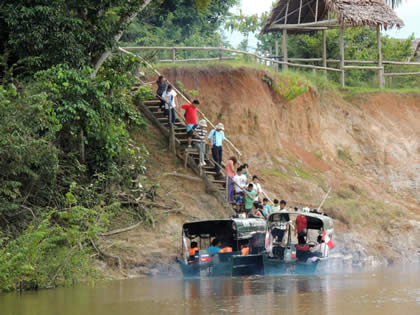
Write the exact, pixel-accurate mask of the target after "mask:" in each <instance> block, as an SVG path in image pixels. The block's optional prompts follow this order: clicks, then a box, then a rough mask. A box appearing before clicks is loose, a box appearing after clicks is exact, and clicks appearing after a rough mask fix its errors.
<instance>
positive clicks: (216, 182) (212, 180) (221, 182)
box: [210, 179, 226, 184]
mask: <svg viewBox="0 0 420 315" xmlns="http://www.w3.org/2000/svg"><path fill="white" fill-rule="evenodd" d="M210 181H211V182H212V183H214V184H225V183H226V181H225V180H224V179H210Z"/></svg>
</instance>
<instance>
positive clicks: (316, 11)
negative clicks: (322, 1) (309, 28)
mask: <svg viewBox="0 0 420 315" xmlns="http://www.w3.org/2000/svg"><path fill="white" fill-rule="evenodd" d="M318 4H319V0H316V5H315V22H318Z"/></svg>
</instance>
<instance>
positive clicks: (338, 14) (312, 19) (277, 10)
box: [261, 0, 404, 34]
mask: <svg viewBox="0 0 420 315" xmlns="http://www.w3.org/2000/svg"><path fill="white" fill-rule="evenodd" d="M317 4H318V7H317ZM329 15H332V16H333V17H335V18H336V20H334V21H335V24H336V25H337V24H338V25H341V26H375V27H377V26H379V27H382V28H383V29H388V28H392V27H394V26H396V27H398V28H400V27H402V26H404V23H403V21H402V20H401V19H400V18H399V17H398V16H397V15H396V14H395V12H394V11H393V10H392V9H391V8H390V7H389V6H388V5H387V4H386V3H385V2H384V1H383V0H279V1H278V3H277V4H276V6H275V7H274V8H273V10H272V11H271V14H270V16H269V17H268V18H267V21H266V23H265V24H264V27H263V29H262V31H261V33H262V34H264V33H268V32H272V31H279V30H280V27H278V26H279V25H283V24H288V25H296V26H299V25H300V24H308V23H309V24H311V26H314V25H315V24H319V25H328V24H327V23H324V24H322V23H323V21H324V22H325V21H326V20H328V16H329ZM275 26H277V27H275ZM297 29H298V28H296V29H294V32H296V30H297ZM302 30H303V28H302Z"/></svg>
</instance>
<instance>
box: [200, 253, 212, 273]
mask: <svg viewBox="0 0 420 315" xmlns="http://www.w3.org/2000/svg"><path fill="white" fill-rule="evenodd" d="M198 263H199V265H200V269H206V268H209V267H211V266H212V265H213V257H212V256H211V255H210V254H209V252H208V251H207V250H200V253H199V257H198Z"/></svg>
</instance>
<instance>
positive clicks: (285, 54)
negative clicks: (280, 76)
mask: <svg viewBox="0 0 420 315" xmlns="http://www.w3.org/2000/svg"><path fill="white" fill-rule="evenodd" d="M282 50H283V61H284V63H283V65H282V69H283V71H287V70H288V69H289V66H288V65H287V62H288V60H287V30H286V29H284V30H283V36H282Z"/></svg>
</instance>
